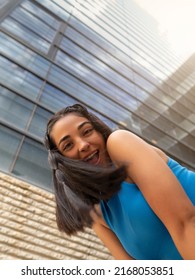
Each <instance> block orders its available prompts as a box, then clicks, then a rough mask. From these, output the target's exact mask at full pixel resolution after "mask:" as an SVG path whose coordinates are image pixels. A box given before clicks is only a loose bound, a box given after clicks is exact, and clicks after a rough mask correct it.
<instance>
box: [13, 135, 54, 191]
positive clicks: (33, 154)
mask: <svg viewBox="0 0 195 280" xmlns="http://www.w3.org/2000/svg"><path fill="white" fill-rule="evenodd" d="M12 172H13V173H14V174H15V175H16V176H18V177H20V178H21V179H24V180H26V181H29V182H32V183H35V184H37V185H41V186H43V187H46V188H48V189H50V188H51V171H50V170H49V166H48V163H47V151H46V150H45V148H44V147H43V145H41V144H38V143H37V142H35V141H33V140H30V139H26V140H25V141H24V143H23V145H22V148H21V151H20V153H19V157H18V159H17V161H16V164H15V167H14V169H13V171H12Z"/></svg>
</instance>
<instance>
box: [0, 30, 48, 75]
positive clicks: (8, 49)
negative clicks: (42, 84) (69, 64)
mask: <svg viewBox="0 0 195 280" xmlns="http://www.w3.org/2000/svg"><path fill="white" fill-rule="evenodd" d="M0 51H1V52H2V53H3V54H5V55H6V56H8V57H9V58H11V59H14V60H15V61H16V62H18V63H19V64H21V65H23V66H25V67H27V68H28V69H30V70H33V71H35V72H36V74H39V75H41V76H43V77H45V76H46V73H47V71H48V69H49V65H50V62H49V61H47V60H46V59H44V58H43V57H41V56H40V55H38V54H36V53H35V52H33V51H31V50H30V49H28V48H26V47H25V46H23V45H22V44H20V43H18V42H17V41H15V40H14V39H12V38H11V37H9V36H7V35H6V34H4V33H0Z"/></svg>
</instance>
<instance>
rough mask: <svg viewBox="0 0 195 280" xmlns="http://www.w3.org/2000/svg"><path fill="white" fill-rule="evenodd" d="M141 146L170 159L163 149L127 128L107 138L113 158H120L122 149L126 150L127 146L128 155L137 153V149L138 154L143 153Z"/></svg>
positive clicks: (165, 158) (164, 158)
mask: <svg viewBox="0 0 195 280" xmlns="http://www.w3.org/2000/svg"><path fill="white" fill-rule="evenodd" d="M140 147H143V148H144V149H145V150H148V151H152V152H153V151H154V152H155V153H157V154H158V155H159V156H160V157H161V158H162V159H163V160H164V161H165V162H166V161H167V160H168V156H167V155H166V154H165V153H164V152H163V151H162V150H161V149H159V148H157V147H155V146H153V145H151V144H149V143H147V142H146V141H144V140H143V139H142V138H141V137H139V136H137V135H136V134H134V133H132V132H130V131H127V130H121V129H119V130H116V131H114V132H112V133H111V134H110V136H109V137H108V140H107V150H108V153H109V154H110V156H111V158H112V159H113V160H114V159H118V156H120V155H121V152H122V150H123V151H124V150H125V148H128V156H130V155H131V154H132V153H135V151H136V154H137V155H138V154H139V152H142V153H143V150H142V149H141V150H140Z"/></svg>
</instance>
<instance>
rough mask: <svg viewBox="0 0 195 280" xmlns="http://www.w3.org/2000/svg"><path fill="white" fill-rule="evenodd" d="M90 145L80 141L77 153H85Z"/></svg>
mask: <svg viewBox="0 0 195 280" xmlns="http://www.w3.org/2000/svg"><path fill="white" fill-rule="evenodd" d="M89 146H90V144H89V143H88V142H87V141H84V140H80V142H79V152H85V151H87V150H88V148H89Z"/></svg>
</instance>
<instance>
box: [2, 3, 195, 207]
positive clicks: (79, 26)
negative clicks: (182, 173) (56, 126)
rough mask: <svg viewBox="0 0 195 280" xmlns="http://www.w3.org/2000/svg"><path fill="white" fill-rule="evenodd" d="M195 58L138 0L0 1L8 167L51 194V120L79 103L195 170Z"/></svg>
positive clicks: (10, 172) (4, 138) (4, 157)
mask: <svg viewBox="0 0 195 280" xmlns="http://www.w3.org/2000/svg"><path fill="white" fill-rule="evenodd" d="M194 64H195V55H192V56H191V57H190V58H189V59H188V60H187V61H181V60H180V58H179V57H175V56H174V54H173V53H170V50H169V46H168V43H167V42H166V40H165V38H161V37H160V36H159V34H158V25H157V23H156V22H155V20H153V19H152V18H151V17H150V16H149V15H147V14H146V13H145V12H144V11H143V10H142V9H140V8H139V7H138V6H137V5H136V3H135V2H134V1H129V0H128V1H127V0H126V1H125V0H94V1H90V0H88V1H87V0H64V1H60V0H53V1H52V0H36V1H30V0H27V1H21V0H16V1H14V0H8V1H1V2H0V153H1V157H0V170H1V171H2V172H3V173H4V174H8V175H11V176H13V177H14V178H18V179H21V180H23V181H24V182H28V183H32V184H33V185H35V186H38V187H41V188H43V189H46V190H48V191H51V192H52V182H51V173H50V170H49V167H48V163H47V152H46V150H45V148H44V147H43V145H42V142H43V135H44V131H45V126H46V122H47V120H48V118H49V117H50V116H51V114H53V113H54V112H56V111H57V110H59V109H61V107H64V106H67V105H71V104H73V103H76V102H79V103H82V104H84V105H87V107H88V108H89V109H90V110H91V111H93V112H95V113H96V114H98V116H99V117H101V118H102V119H103V120H105V122H106V123H107V124H108V125H110V126H111V128H113V129H115V128H117V127H120V128H125V129H128V130H130V131H132V132H134V133H136V134H137V135H139V136H141V137H142V138H143V139H145V140H146V141H148V142H149V143H151V144H154V145H156V146H158V147H160V148H161V149H163V150H164V151H165V152H167V153H168V154H169V155H171V156H172V157H173V158H175V159H176V160H178V161H180V162H181V163H183V164H184V165H186V166H188V167H190V168H191V169H195V145H194V143H195V113H194V112H195V91H194V86H195V84H194V83H195V82H194V81H195V79H194V78H195V71H194ZM3 173H2V174H3ZM3 176H4V175H3ZM5 176H7V175H5ZM8 177H9V176H8ZM8 177H6V178H8ZM28 183H27V185H28ZM24 184H25V183H24ZM42 191H43V192H44V190H42ZM44 203H45V202H44ZM44 203H43V204H44Z"/></svg>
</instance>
